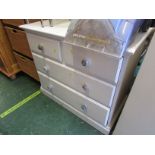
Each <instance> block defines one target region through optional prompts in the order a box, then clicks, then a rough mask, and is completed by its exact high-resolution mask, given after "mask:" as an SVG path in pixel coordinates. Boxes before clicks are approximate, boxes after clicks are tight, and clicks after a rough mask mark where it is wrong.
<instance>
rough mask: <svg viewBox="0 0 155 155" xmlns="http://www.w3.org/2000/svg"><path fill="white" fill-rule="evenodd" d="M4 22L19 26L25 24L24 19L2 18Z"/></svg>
mask: <svg viewBox="0 0 155 155" xmlns="http://www.w3.org/2000/svg"><path fill="white" fill-rule="evenodd" d="M2 21H3V23H4V24H9V25H12V26H17V27H18V26H19V25H23V24H25V21H24V19H3V20H2Z"/></svg>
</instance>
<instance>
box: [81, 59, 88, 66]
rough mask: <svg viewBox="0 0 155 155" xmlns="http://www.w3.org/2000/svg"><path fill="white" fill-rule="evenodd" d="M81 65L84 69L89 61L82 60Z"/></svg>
mask: <svg viewBox="0 0 155 155" xmlns="http://www.w3.org/2000/svg"><path fill="white" fill-rule="evenodd" d="M81 64H82V66H84V67H86V66H88V65H89V61H88V60H87V59H83V60H82V61H81Z"/></svg>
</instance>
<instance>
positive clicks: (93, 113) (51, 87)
mask: <svg viewBox="0 0 155 155" xmlns="http://www.w3.org/2000/svg"><path fill="white" fill-rule="evenodd" d="M39 77H40V81H41V85H42V87H43V88H44V89H46V90H48V91H49V92H50V93H52V94H53V95H55V96H57V97H58V98H60V99H62V100H63V101H65V102H67V103H68V104H70V105H71V106H73V107H74V108H76V109H77V110H79V111H81V112H83V113H84V114H85V115H87V116H88V117H90V118H92V119H94V120H95V121H97V122H98V123H100V124H101V125H104V126H106V124H107V119H108V116H109V108H107V107H105V106H103V105H101V104H98V103H97V102H95V101H94V100H92V99H90V98H88V97H85V96H84V95H81V94H79V93H78V92H76V91H74V90H73V89H70V88H69V87H67V86H65V85H63V84H61V83H60V82H58V81H56V80H54V79H52V78H48V77H47V76H46V75H44V74H42V73H40V72H39Z"/></svg>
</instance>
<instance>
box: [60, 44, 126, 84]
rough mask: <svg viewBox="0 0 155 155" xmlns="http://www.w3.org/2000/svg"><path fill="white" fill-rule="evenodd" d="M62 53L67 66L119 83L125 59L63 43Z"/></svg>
mask: <svg viewBox="0 0 155 155" xmlns="http://www.w3.org/2000/svg"><path fill="white" fill-rule="evenodd" d="M62 51H63V58H64V62H65V64H66V65H68V66H71V67H73V68H76V69H78V70H80V71H82V72H84V73H87V74H90V75H92V76H95V77H97V78H99V79H101V80H105V81H107V82H110V83H112V84H116V83H117V82H118V77H119V73H120V69H121V66H122V60H123V58H120V59H119V58H117V57H113V56H109V55H106V54H103V53H99V52H96V51H93V50H89V49H86V48H83V47H78V46H73V45H70V44H66V43H63V50H62Z"/></svg>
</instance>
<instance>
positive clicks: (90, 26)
mask: <svg viewBox="0 0 155 155" xmlns="http://www.w3.org/2000/svg"><path fill="white" fill-rule="evenodd" d="M141 23H142V20H121V19H119V20H116V19H114V20H110V19H81V20H72V21H71V24H70V26H69V29H68V33H67V35H66V38H65V40H64V41H65V42H67V43H69V44H73V45H77V46H81V47H85V48H89V49H93V50H96V51H99V52H105V53H109V54H113V55H116V56H121V55H122V53H123V52H124V51H125V49H126V48H127V46H128V45H129V43H130V41H131V38H132V35H133V33H135V32H136V31H137V30H138V28H139V26H140V24H141Z"/></svg>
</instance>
